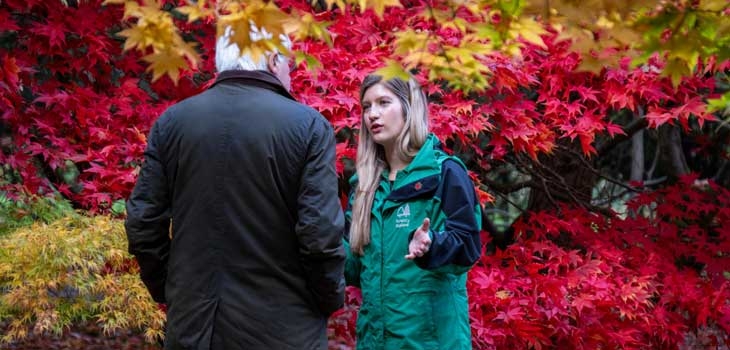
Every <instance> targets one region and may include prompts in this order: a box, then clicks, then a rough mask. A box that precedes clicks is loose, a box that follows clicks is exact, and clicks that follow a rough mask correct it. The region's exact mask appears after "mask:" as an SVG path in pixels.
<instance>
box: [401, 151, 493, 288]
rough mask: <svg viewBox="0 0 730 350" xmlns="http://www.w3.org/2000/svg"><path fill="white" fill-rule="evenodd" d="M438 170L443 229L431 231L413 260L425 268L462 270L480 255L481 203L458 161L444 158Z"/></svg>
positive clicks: (452, 271) (469, 266) (462, 271)
mask: <svg viewBox="0 0 730 350" xmlns="http://www.w3.org/2000/svg"><path fill="white" fill-rule="evenodd" d="M441 174H442V176H441V184H440V185H439V188H438V189H437V190H436V196H438V197H440V198H441V210H442V211H443V212H444V214H445V215H446V224H445V226H444V230H443V231H436V232H433V231H432V232H431V237H432V241H431V248H430V249H429V251H428V252H427V253H426V254H424V255H423V256H421V257H419V258H416V259H414V261H415V263H416V264H417V265H418V266H419V267H421V268H423V269H427V270H434V271H438V272H447V273H457V274H458V273H464V272H466V271H468V270H469V268H471V266H472V265H473V264H474V263H475V262H476V261H477V260H478V259H479V256H480V255H481V250H482V249H481V240H480V237H479V231H480V230H481V207H480V206H479V203H478V201H477V198H476V193H475V192H474V184H473V183H472V181H471V179H470V178H469V175H468V174H467V173H466V170H465V169H464V168H463V167H462V166H461V165H460V164H458V163H457V162H455V161H449V160H447V161H445V162H444V163H443V168H442V172H441ZM412 235H413V233H411V236H412ZM409 240H410V238H409Z"/></svg>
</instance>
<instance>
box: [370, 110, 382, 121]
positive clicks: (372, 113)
mask: <svg viewBox="0 0 730 350" xmlns="http://www.w3.org/2000/svg"><path fill="white" fill-rule="evenodd" d="M368 118H369V119H370V121H373V120H375V119H378V118H380V111H378V110H377V109H376V108H374V107H370V113H368Z"/></svg>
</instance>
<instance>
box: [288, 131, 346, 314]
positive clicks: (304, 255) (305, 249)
mask: <svg viewBox="0 0 730 350" xmlns="http://www.w3.org/2000/svg"><path fill="white" fill-rule="evenodd" d="M310 130H311V134H310V135H311V138H310V143H309V145H308V149H307V152H306V153H307V156H306V157H307V159H306V160H305V165H304V169H303V172H302V175H301V181H300V183H301V187H300V188H299V194H298V198H297V202H298V208H297V213H298V220H297V224H296V234H297V238H298V240H299V256H300V259H301V263H302V265H303V267H304V271H305V274H306V276H305V277H306V279H307V283H308V287H309V289H310V291H311V292H312V294H313V295H314V298H315V300H316V302H317V304H318V305H317V306H318V307H319V309H320V311H321V312H322V313H323V314H325V315H330V314H331V313H332V312H334V311H336V310H337V309H339V308H341V307H342V305H343V304H344V301H345V280H344V275H343V274H344V271H343V270H344V267H345V250H344V247H343V245H342V234H343V233H342V232H343V230H344V218H343V215H342V206H341V204H340V201H339V197H338V195H337V191H338V188H337V172H336V171H335V138H334V132H333V130H332V127H331V126H330V125H329V124H328V123H327V122H326V121H325V120H324V118H321V117H319V118H316V119H315V121H314V123H313V125H312V128H311V129H310Z"/></svg>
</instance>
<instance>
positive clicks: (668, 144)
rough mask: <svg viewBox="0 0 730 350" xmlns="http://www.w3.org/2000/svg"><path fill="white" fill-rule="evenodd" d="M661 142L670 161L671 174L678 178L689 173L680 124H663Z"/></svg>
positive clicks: (666, 157) (660, 129) (666, 158)
mask: <svg viewBox="0 0 730 350" xmlns="http://www.w3.org/2000/svg"><path fill="white" fill-rule="evenodd" d="M659 143H660V145H661V147H662V149H663V150H664V158H665V160H666V162H667V163H668V164H667V165H668V167H667V171H668V174H669V176H671V177H674V178H677V177H680V176H684V175H687V174H688V173H689V165H687V159H686V158H685V157H684V150H683V149H682V134H681V133H680V130H679V127H678V126H673V125H662V126H661V127H660V128H659Z"/></svg>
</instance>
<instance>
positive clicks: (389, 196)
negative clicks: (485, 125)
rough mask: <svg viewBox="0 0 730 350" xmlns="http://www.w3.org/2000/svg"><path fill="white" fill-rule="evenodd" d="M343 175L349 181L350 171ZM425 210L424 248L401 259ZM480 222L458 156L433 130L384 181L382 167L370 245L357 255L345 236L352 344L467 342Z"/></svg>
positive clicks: (397, 347) (461, 345)
mask: <svg viewBox="0 0 730 350" xmlns="http://www.w3.org/2000/svg"><path fill="white" fill-rule="evenodd" d="M350 181H351V183H352V184H353V188H356V183H357V178H356V177H353V178H352V179H351V180H350ZM352 200H353V196H352V195H351V196H350V205H349V206H348V207H349V208H351V207H352ZM349 208H348V210H347V212H346V214H345V218H346V225H347V227H348V228H349V225H350V222H351V218H352V212H351V210H350V209H349ZM426 217H429V218H430V219H431V232H430V233H431V237H432V244H431V247H430V249H429V252H428V253H427V254H426V255H424V256H422V257H420V258H417V259H415V260H407V259H405V257H404V256H405V255H406V254H407V253H408V243H409V241H410V238H411V236H412V234H413V232H414V231H415V230H416V229H417V228H418V227H419V226H420V225H421V224H422V223H423V219H424V218H426ZM480 226H481V210H480V206H479V204H478V201H477V199H476V195H475V193H474V185H473V183H472V182H471V179H470V178H469V176H468V175H467V172H466V169H465V167H464V165H463V163H462V162H461V161H459V160H458V159H457V158H455V157H452V156H449V155H447V154H446V153H444V152H443V151H442V150H441V147H440V142H439V141H438V139H437V138H436V137H435V136H434V135H429V137H428V139H427V140H426V143H425V144H424V145H423V147H422V148H421V150H420V151H419V152H418V154H417V155H416V156H415V158H414V159H413V161H412V162H411V164H409V165H408V167H406V168H405V169H403V170H402V171H400V172H399V173H398V174H397V176H396V179H395V181H393V182H392V183H391V182H390V181H388V174H387V171H386V172H385V173H384V174H383V178H382V180H381V182H380V186H379V187H378V189H377V192H376V193H375V199H374V201H373V209H372V217H371V241H370V244H369V245H367V246H366V247H365V249H364V253H363V255H362V256H358V255H355V254H353V253H352V251H351V250H350V247H349V244H347V239H346V240H345V243H346V247H345V248H346V250H347V252H348V256H347V263H346V268H345V279H346V282H347V284H348V285H352V286H357V287H360V288H361V290H362V306H361V307H360V313H359V315H358V320H357V348H358V349H388V350H390V349H393V350H401V349H449V350H456V349H471V331H470V327H469V314H468V303H467V294H466V272H467V271H468V270H469V268H471V266H472V265H473V264H474V262H476V260H477V259H478V258H479V255H480V253H481V243H480V240H479V231H480Z"/></svg>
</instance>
